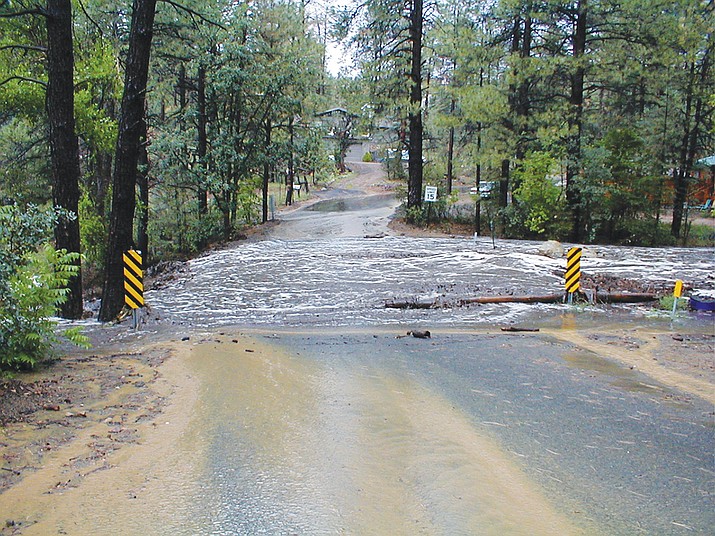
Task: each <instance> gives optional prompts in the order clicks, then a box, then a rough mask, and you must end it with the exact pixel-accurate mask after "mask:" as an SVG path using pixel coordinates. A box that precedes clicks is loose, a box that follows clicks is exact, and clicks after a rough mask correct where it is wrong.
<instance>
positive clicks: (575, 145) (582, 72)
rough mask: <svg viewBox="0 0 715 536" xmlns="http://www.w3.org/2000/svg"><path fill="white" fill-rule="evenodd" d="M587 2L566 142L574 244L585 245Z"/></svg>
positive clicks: (580, 16)
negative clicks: (582, 179) (581, 177)
mask: <svg viewBox="0 0 715 536" xmlns="http://www.w3.org/2000/svg"><path fill="white" fill-rule="evenodd" d="M587 15H588V6H587V0H580V1H579V2H578V5H577V13H576V21H575V29H574V34H573V36H572V40H573V60H574V63H575V67H574V70H573V73H572V75H571V95H570V98H569V107H570V110H569V133H568V137H567V140H566V151H567V164H566V201H567V203H568V206H569V209H570V211H571V241H572V242H581V241H582V240H583V238H584V236H583V235H584V214H583V209H582V207H581V194H580V192H579V189H578V185H577V184H576V177H577V176H578V174H579V173H580V169H581V134H582V127H583V94H584V79H585V76H586V69H585V67H584V66H583V64H582V61H583V56H584V54H585V52H586V37H587V35H588V27H587V24H586V18H587Z"/></svg>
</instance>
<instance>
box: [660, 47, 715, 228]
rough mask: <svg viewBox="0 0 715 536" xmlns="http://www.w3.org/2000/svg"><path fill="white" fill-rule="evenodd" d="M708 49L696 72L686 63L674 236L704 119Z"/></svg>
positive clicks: (680, 220) (676, 181) (680, 225)
mask: <svg viewBox="0 0 715 536" xmlns="http://www.w3.org/2000/svg"><path fill="white" fill-rule="evenodd" d="M711 51H712V48H711V47H710V46H708V48H707V50H706V53H705V54H704V56H703V60H702V64H701V65H700V71H699V72H698V71H697V65H696V64H695V63H691V65H690V73H689V80H688V89H687V94H686V108H685V123H684V127H683V137H682V141H681V147H680V157H679V160H678V168H677V169H676V171H675V176H674V177H673V179H674V183H675V184H674V186H675V196H674V200H673V221H672V223H671V226H670V232H671V234H672V235H673V236H675V237H680V235H681V230H682V229H681V228H682V226H683V218H684V216H685V214H684V212H685V205H686V203H687V200H688V199H687V194H688V177H689V176H690V172H691V171H692V169H693V164H694V162H695V154H696V152H697V150H698V146H699V137H700V130H701V128H702V127H703V121H704V120H705V117H704V116H705V114H704V111H703V110H704V103H703V93H705V92H706V91H707V79H708V76H709V70H710V61H711Z"/></svg>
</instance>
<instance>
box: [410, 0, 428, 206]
mask: <svg viewBox="0 0 715 536" xmlns="http://www.w3.org/2000/svg"><path fill="white" fill-rule="evenodd" d="M422 2H423V0H412V11H411V13H410V42H411V43H412V60H411V61H412V64H411V69H410V84H411V89H410V105H411V107H410V113H409V114H408V123H409V132H410V137H409V142H408V143H409V145H408V155H409V160H408V164H407V169H408V179H407V181H408V182H407V207H408V208H412V207H419V206H421V205H422V135H423V125H422V25H423V23H424V18H423V12H422Z"/></svg>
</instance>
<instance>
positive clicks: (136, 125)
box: [99, 0, 156, 322]
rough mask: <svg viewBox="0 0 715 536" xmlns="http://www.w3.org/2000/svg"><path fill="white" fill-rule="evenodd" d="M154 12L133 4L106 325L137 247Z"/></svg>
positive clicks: (140, 0) (103, 311) (146, 3)
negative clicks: (126, 258) (125, 257)
mask: <svg viewBox="0 0 715 536" xmlns="http://www.w3.org/2000/svg"><path fill="white" fill-rule="evenodd" d="M155 9H156V0H134V3H133V6H132V27H131V30H130V32H129V54H128V57H127V64H126V73H125V78H124V95H123V97H122V111H121V116H120V119H119V136H118V138H117V152H116V158H115V164H114V181H113V190H112V213H111V216H110V221H109V243H108V248H107V259H106V262H105V274H104V287H103V291H102V306H101V308H100V310H99V319H100V320H101V321H103V322H107V321H109V320H112V319H113V318H114V317H116V316H117V314H119V312H120V311H121V310H122V307H123V304H124V291H123V277H124V269H123V265H122V254H123V253H124V252H125V251H127V250H128V249H130V248H131V247H133V245H134V240H133V237H132V234H133V233H132V231H133V228H134V209H135V206H136V199H135V189H136V182H137V163H138V161H139V149H140V147H139V145H140V143H141V136H142V120H143V118H144V103H145V99H146V85H147V78H148V74H149V57H150V54H151V41H152V37H153V28H154V11H155Z"/></svg>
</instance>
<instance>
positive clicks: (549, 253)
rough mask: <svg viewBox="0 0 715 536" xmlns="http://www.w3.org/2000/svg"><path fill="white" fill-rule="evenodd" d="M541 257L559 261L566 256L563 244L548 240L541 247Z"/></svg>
mask: <svg viewBox="0 0 715 536" xmlns="http://www.w3.org/2000/svg"><path fill="white" fill-rule="evenodd" d="M539 255H544V256H545V257H550V258H552V259H559V258H561V257H563V256H564V247H563V246H562V245H561V242H557V241H556V240H547V241H546V242H544V243H543V244H541V245H540V246H539Z"/></svg>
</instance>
